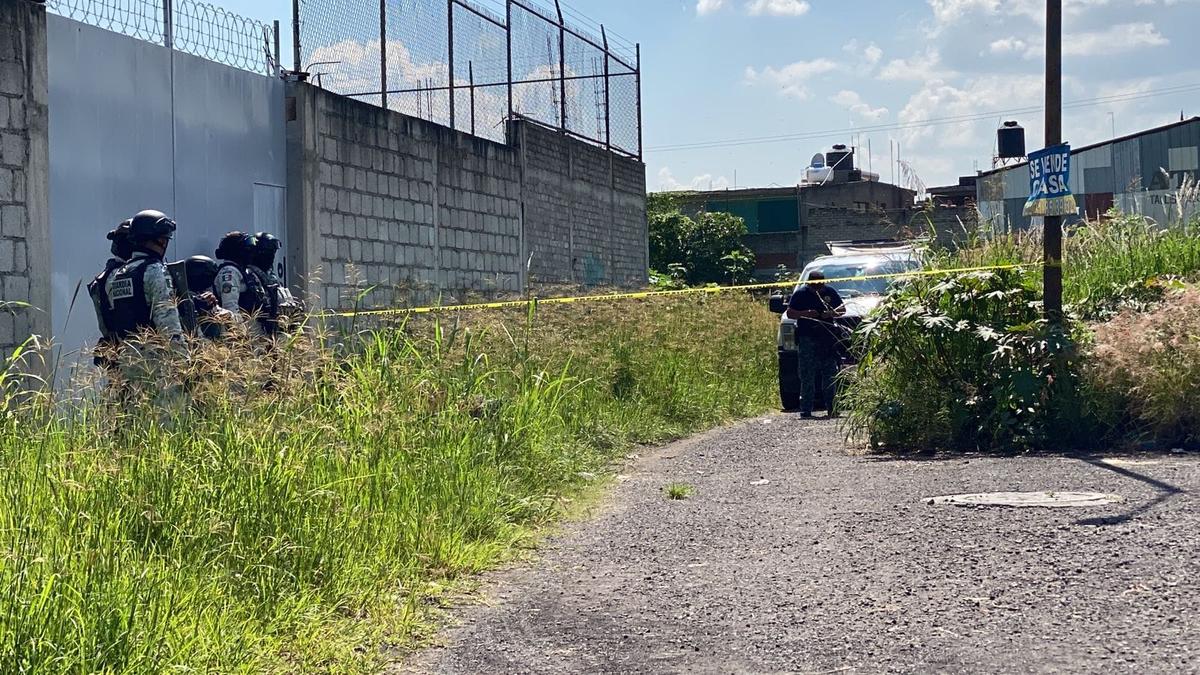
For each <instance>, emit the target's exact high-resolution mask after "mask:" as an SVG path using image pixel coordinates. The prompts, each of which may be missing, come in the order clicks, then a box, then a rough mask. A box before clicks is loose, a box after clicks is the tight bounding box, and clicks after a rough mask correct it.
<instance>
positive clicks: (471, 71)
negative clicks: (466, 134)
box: [467, 61, 475, 136]
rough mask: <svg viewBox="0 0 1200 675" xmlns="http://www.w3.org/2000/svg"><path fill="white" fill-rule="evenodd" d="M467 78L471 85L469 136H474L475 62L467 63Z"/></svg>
mask: <svg viewBox="0 0 1200 675" xmlns="http://www.w3.org/2000/svg"><path fill="white" fill-rule="evenodd" d="M467 78H468V82H470V85H471V135H472V136H474V135H475V62H474V61H467Z"/></svg>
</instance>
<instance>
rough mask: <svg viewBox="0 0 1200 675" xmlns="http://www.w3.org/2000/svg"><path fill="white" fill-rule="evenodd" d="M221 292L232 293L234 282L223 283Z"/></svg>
mask: <svg viewBox="0 0 1200 675" xmlns="http://www.w3.org/2000/svg"><path fill="white" fill-rule="evenodd" d="M221 292H222V293H232V292H233V284H221Z"/></svg>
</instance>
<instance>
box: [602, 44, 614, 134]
mask: <svg viewBox="0 0 1200 675" xmlns="http://www.w3.org/2000/svg"><path fill="white" fill-rule="evenodd" d="M600 39H601V40H603V41H604V149H605V150H608V151H609V152H612V96H611V93H610V91H609V86H608V85H609V83H610V82H612V75H611V73H610V72H609V66H608V32H607V31H605V30H604V24H600Z"/></svg>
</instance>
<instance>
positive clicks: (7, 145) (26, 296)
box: [0, 0, 50, 358]
mask: <svg viewBox="0 0 1200 675" xmlns="http://www.w3.org/2000/svg"><path fill="white" fill-rule="evenodd" d="M45 15H46V10H45V8H44V7H43V6H41V5H36V4H33V3H28V2H16V1H15V0H4V1H3V2H0V300H2V301H3V302H4V303H22V304H24V305H29V306H28V307H16V306H12V305H5V306H4V307H0V352H2V353H0V358H2V357H7V356H8V355H9V354H11V353H12V350H13V348H14V347H15V346H17V345H20V344H21V343H23V342H24V341H25V340H26V339H27V338H28V337H29V336H30V335H32V334H39V335H48V334H49V332H50V331H49V327H50V321H49V315H48V314H47V313H46V312H45V311H43V309H42V308H45V307H47V306H48V304H49V298H50V283H49V276H48V275H46V274H39V273H38V272H39V271H42V270H45V269H47V268H48V267H49V266H50V245H49V222H48V214H47V208H46V190H47V178H46V167H47V162H48V158H47V148H46V123H47V122H46V115H47V112H46V98H47V94H46V48H45V45H46V23H45Z"/></svg>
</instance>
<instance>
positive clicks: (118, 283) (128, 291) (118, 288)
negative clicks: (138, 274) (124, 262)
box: [108, 279, 133, 302]
mask: <svg viewBox="0 0 1200 675" xmlns="http://www.w3.org/2000/svg"><path fill="white" fill-rule="evenodd" d="M132 297H133V279H116V280H114V281H113V282H112V286H111V287H110V288H109V290H108V300H109V302H112V301H114V300H129V299H130V298H132Z"/></svg>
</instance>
